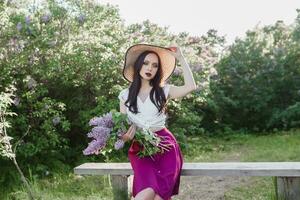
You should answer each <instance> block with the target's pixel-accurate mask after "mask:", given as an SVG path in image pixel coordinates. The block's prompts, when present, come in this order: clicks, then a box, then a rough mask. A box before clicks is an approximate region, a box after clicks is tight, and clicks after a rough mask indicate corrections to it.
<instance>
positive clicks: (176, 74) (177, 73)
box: [174, 68, 181, 76]
mask: <svg viewBox="0 0 300 200" xmlns="http://www.w3.org/2000/svg"><path fill="white" fill-rule="evenodd" d="M180 74H181V71H180V69H178V68H176V69H175V70H174V75H175V76H179V75H180Z"/></svg>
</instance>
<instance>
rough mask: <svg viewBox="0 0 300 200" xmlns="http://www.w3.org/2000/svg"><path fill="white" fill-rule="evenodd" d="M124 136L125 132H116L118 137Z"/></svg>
mask: <svg viewBox="0 0 300 200" xmlns="http://www.w3.org/2000/svg"><path fill="white" fill-rule="evenodd" d="M124 134H125V131H123V130H118V132H117V136H118V137H121V136H122V135H124Z"/></svg>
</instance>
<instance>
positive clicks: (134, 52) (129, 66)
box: [119, 44, 196, 200]
mask: <svg viewBox="0 0 300 200" xmlns="http://www.w3.org/2000/svg"><path fill="white" fill-rule="evenodd" d="M176 59H177V60H179V61H180V63H181V65H182V67H183V75H184V85H183V86H175V85H170V84H165V81H166V80H167V79H168V78H169V77H170V76H171V75H172V73H173V71H174V70H175V67H176ZM123 76H124V78H125V79H126V80H127V81H129V82H130V83H131V84H130V86H129V88H126V89H123V90H122V91H121V92H120V94H119V99H120V112H122V113H125V114H127V116H128V119H129V120H130V121H131V122H132V125H131V126H130V128H129V129H128V131H127V132H126V133H125V134H124V135H123V136H122V139H123V140H124V141H125V142H126V141H131V140H133V141H132V143H131V146H130V149H129V151H128V158H129V160H130V163H131V166H132V168H133V171H134V177H133V189H132V195H133V197H135V199H137V200H169V199H171V196H172V195H175V194H178V191H179V183H180V172H181V168H182V163H183V158H182V154H181V151H180V147H179V145H178V143H177V141H176V139H175V137H174V135H173V134H172V133H171V132H170V131H169V130H168V129H167V128H166V127H165V121H166V118H167V116H166V113H165V108H166V103H167V100H168V99H173V98H179V97H183V96H185V95H187V94H188V93H190V92H192V91H193V90H195V89H196V84H195V81H194V79H193V75H192V72H191V70H190V68H189V65H188V64H187V62H186V61H185V59H184V57H183V55H182V52H181V50H180V49H179V48H176V47H170V48H164V47H160V46H155V45H148V44H137V45H133V46H131V47H130V48H129V49H128V50H127V52H126V56H125V65H124V69H123ZM137 128H148V129H149V130H151V131H152V132H153V133H156V134H157V135H158V136H159V137H161V138H162V139H163V142H161V145H160V146H161V150H162V152H161V153H157V154H155V155H154V156H152V158H151V157H149V156H148V157H144V158H139V157H138V156H137V155H136V154H137V152H138V151H139V150H141V145H140V144H139V143H137V142H136V141H135V140H134V139H133V138H134V134H135V131H136V130H137Z"/></svg>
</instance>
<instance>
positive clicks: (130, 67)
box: [123, 44, 176, 83]
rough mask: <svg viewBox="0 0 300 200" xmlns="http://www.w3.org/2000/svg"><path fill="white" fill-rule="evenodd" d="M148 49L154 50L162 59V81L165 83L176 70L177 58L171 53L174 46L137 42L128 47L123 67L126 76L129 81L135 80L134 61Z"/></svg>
mask: <svg viewBox="0 0 300 200" xmlns="http://www.w3.org/2000/svg"><path fill="white" fill-rule="evenodd" d="M147 50H150V51H154V52H156V53H157V54H158V56H159V58H160V61H161V69H162V78H161V82H162V83H164V82H165V81H166V80H168V79H169V77H170V76H171V75H172V73H173V72H174V70H175V67H176V58H175V57H174V56H173V55H172V54H171V53H170V51H173V50H172V47H170V48H166V47H161V46H157V45H150V44H136V45H133V46H131V47H129V48H128V49H127V51H126V54H125V63H124V68H123V76H124V78H125V79H126V80H127V81H129V82H133V76H134V63H135V61H136V59H137V58H138V56H139V55H140V54H141V53H143V52H144V51H147Z"/></svg>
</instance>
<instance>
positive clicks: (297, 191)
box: [74, 162, 300, 200]
mask: <svg viewBox="0 0 300 200" xmlns="http://www.w3.org/2000/svg"><path fill="white" fill-rule="evenodd" d="M74 173H75V174H79V175H111V178H112V179H111V180H112V187H113V193H114V199H115V200H120V199H122V200H123V199H128V176H130V175H133V171H132V168H131V165H130V163H84V164H82V165H80V166H78V167H75V168H74ZM181 176H272V177H276V179H275V190H276V191H275V192H276V196H277V199H285V200H299V199H300V162H214V163H212V162H206V163H184V164H183V168H182V172H181Z"/></svg>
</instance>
